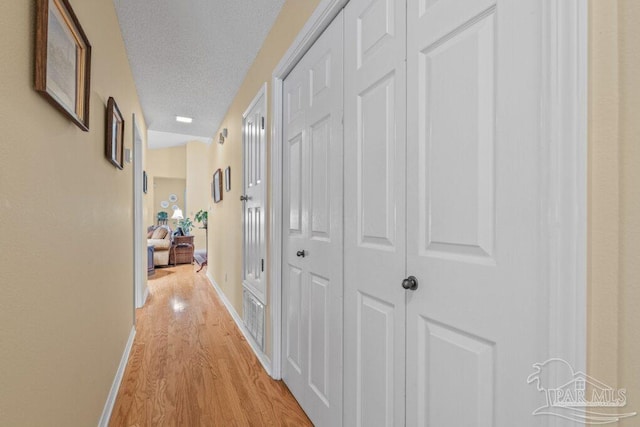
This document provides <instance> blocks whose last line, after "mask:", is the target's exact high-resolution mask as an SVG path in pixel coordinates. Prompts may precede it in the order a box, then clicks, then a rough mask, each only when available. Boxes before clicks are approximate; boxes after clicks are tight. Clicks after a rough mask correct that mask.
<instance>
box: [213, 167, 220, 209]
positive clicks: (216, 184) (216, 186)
mask: <svg viewBox="0 0 640 427" xmlns="http://www.w3.org/2000/svg"><path fill="white" fill-rule="evenodd" d="M211 197H212V198H213V201H214V203H218V202H220V201H222V170H221V169H218V170H216V171H215V173H214V174H213V182H212V183H211Z"/></svg>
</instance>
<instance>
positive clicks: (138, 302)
mask: <svg viewBox="0 0 640 427" xmlns="http://www.w3.org/2000/svg"><path fill="white" fill-rule="evenodd" d="M131 123H133V126H131V128H132V132H133V134H132V135H133V140H132V141H133V283H134V285H133V323H134V325H135V318H136V316H135V311H136V308H140V307H142V306H143V305H144V303H145V300H146V299H147V292H148V288H147V281H146V277H147V276H146V263H145V262H143V258H144V257H143V256H142V255H143V253H144V252H143V251H144V246H143V241H142V235H143V233H144V230H143V220H142V215H143V212H142V211H143V207H142V205H143V203H142V197H143V195H142V155H143V151H144V150H143V144H144V143H143V136H142V133H141V132H140V128H139V126H138V121H137V120H136V114H135V113H133V115H132V118H131Z"/></svg>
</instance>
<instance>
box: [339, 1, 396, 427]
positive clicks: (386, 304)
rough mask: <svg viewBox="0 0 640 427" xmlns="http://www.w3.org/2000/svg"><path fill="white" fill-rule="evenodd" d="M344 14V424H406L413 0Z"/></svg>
mask: <svg viewBox="0 0 640 427" xmlns="http://www.w3.org/2000/svg"><path fill="white" fill-rule="evenodd" d="M344 13H345V99H344V105H345V107H344V108H345V118H344V120H345V121H344V123H345V165H346V168H345V216H344V221H345V225H344V226H345V325H344V327H345V340H344V348H345V356H344V357H345V362H344V363H345V380H344V381H345V425H348V426H366V427H370V426H402V425H404V422H405V415H404V405H405V403H404V390H405V361H404V355H405V293H406V292H405V291H404V290H403V289H402V288H401V287H400V282H401V281H402V278H403V277H404V274H405V260H406V247H405V232H406V226H405V191H406V182H405V162H406V159H405V157H406V140H405V129H406V76H405V53H406V49H405V47H406V45H405V41H406V31H405V30H406V24H405V17H406V3H405V1H404V0H351V1H350V2H349V3H348V4H347V6H346V7H345V12H344Z"/></svg>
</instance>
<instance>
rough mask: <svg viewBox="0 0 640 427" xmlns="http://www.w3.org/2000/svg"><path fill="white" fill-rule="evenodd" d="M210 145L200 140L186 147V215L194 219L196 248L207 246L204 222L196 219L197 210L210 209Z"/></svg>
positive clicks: (193, 232)
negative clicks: (208, 156) (201, 222)
mask: <svg viewBox="0 0 640 427" xmlns="http://www.w3.org/2000/svg"><path fill="white" fill-rule="evenodd" d="M208 152H209V145H207V144H204V143H202V142H198V141H192V142H188V143H187V149H186V153H187V155H186V157H187V161H186V174H187V211H188V212H185V215H188V216H189V218H191V220H192V221H193V224H194V229H193V230H192V231H191V234H193V235H194V236H195V237H194V244H195V246H196V249H197V250H198V249H202V250H204V249H205V247H206V242H205V231H204V230H203V229H201V228H199V227H202V224H200V223H196V222H195V220H194V217H195V214H196V212H198V211H199V210H200V209H203V210H205V211H208V210H209V207H210V206H211V204H213V201H212V200H211V179H212V176H211V174H209V159H207V155H208Z"/></svg>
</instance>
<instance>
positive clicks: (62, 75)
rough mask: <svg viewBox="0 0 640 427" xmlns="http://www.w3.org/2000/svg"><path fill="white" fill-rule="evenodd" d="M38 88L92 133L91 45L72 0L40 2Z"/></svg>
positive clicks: (38, 12) (38, 2) (36, 81)
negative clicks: (90, 101) (90, 103)
mask: <svg viewBox="0 0 640 427" xmlns="http://www.w3.org/2000/svg"><path fill="white" fill-rule="evenodd" d="M35 48H36V49H35V54H36V58H35V68H36V69H35V89H36V91H38V92H39V93H40V94H41V95H42V96H43V97H44V98H45V99H46V100H47V101H49V103H51V104H52V105H53V106H54V107H56V108H57V109H58V110H59V111H60V112H62V113H63V114H64V115H66V116H67V117H68V118H70V119H71V121H73V122H74V123H75V124H76V125H78V127H79V128H80V129H82V130H83V131H88V130H89V95H90V93H91V90H90V87H91V86H90V76H91V45H90V44H89V40H88V39H87V36H86V35H85V33H84V31H83V30H82V27H81V26H80V22H79V21H78V18H77V17H76V15H75V13H74V12H73V9H72V8H71V5H70V4H69V1H68V0H37V2H36V46H35Z"/></svg>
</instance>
